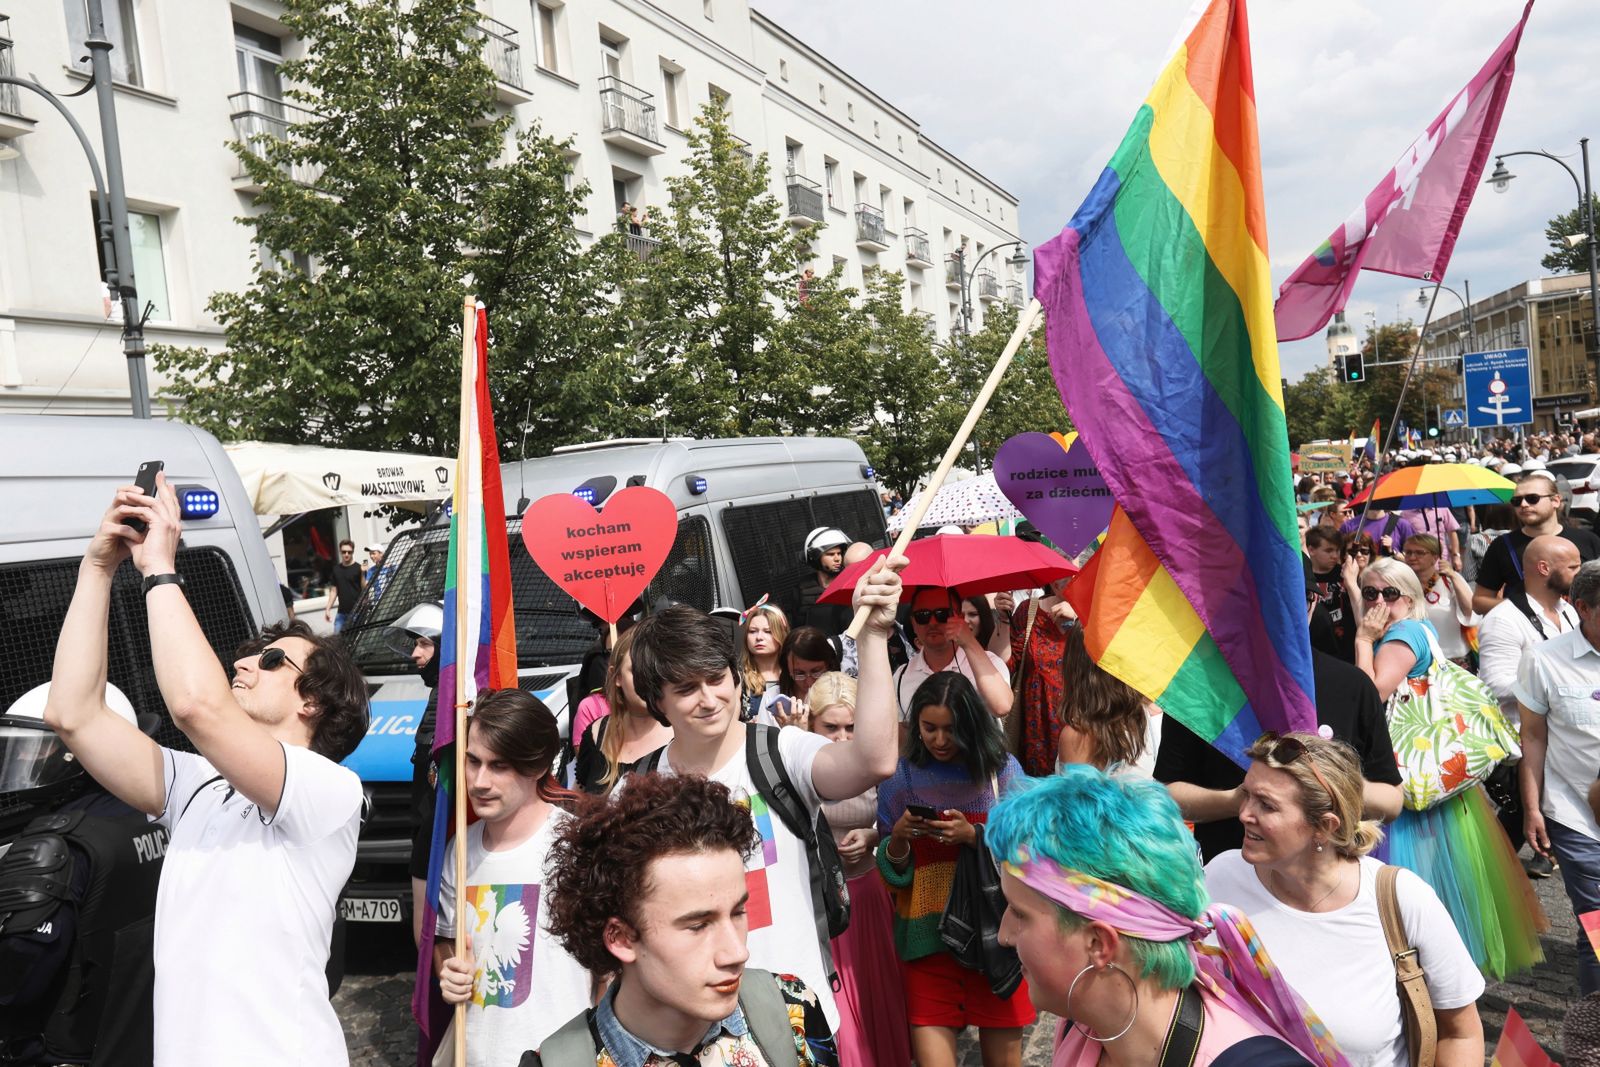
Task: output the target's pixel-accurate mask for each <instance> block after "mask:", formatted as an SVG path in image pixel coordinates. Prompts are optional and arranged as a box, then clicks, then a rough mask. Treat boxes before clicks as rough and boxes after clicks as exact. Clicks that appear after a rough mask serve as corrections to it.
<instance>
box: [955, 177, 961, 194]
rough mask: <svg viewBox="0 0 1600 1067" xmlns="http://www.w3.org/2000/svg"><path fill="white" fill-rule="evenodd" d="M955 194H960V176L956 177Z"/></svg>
mask: <svg viewBox="0 0 1600 1067" xmlns="http://www.w3.org/2000/svg"><path fill="white" fill-rule="evenodd" d="M956 195H957V196H960V195H961V179H960V178H957V179H956Z"/></svg>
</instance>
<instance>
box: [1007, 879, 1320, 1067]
mask: <svg viewBox="0 0 1600 1067" xmlns="http://www.w3.org/2000/svg"><path fill="white" fill-rule="evenodd" d="M1002 867H1003V869H1004V870H1006V871H1007V872H1009V873H1010V874H1011V875H1012V877H1014V878H1016V879H1018V880H1019V881H1021V882H1022V883H1023V884H1024V885H1026V886H1028V887H1029V888H1031V889H1034V890H1036V891H1037V892H1039V893H1041V894H1043V895H1044V896H1046V897H1048V898H1049V899H1051V900H1053V901H1054V902H1056V903H1057V904H1059V905H1061V906H1062V907H1064V908H1066V909H1067V910H1069V911H1072V912H1075V913H1076V914H1078V915H1082V916H1085V917H1086V918H1089V919H1093V920H1097V921H1099V922H1103V923H1105V924H1107V925H1108V926H1110V927H1112V928H1113V929H1115V930H1117V931H1118V932H1119V933H1122V934H1126V935H1127V936H1129V937H1138V938H1142V939H1144V940H1146V941H1157V942H1164V941H1178V940H1186V941H1187V942H1188V947H1189V955H1190V957H1191V958H1192V959H1193V960H1194V965H1195V972H1196V976H1197V977H1196V982H1195V984H1196V986H1197V987H1198V989H1199V991H1200V994H1201V996H1202V997H1204V998H1206V999H1209V1000H1213V1001H1216V1002H1217V1003H1218V1004H1220V1005H1221V1006H1222V1007H1224V1008H1226V1009H1227V1010H1230V1011H1232V1012H1234V1013H1235V1014H1236V1015H1238V1016H1240V1017H1241V1018H1243V1019H1244V1020H1245V1021H1246V1022H1248V1023H1250V1024H1251V1025H1253V1026H1255V1027H1256V1028H1257V1029H1258V1030H1260V1031H1261V1032H1263V1033H1267V1034H1276V1035H1277V1036H1278V1037H1281V1038H1283V1040H1284V1041H1286V1042H1288V1043H1289V1044H1290V1045H1293V1046H1294V1047H1295V1048H1296V1049H1298V1050H1299V1051H1300V1054H1301V1055H1303V1056H1305V1057H1306V1058H1307V1059H1308V1060H1310V1061H1311V1062H1312V1063H1324V1064H1326V1065H1327V1067H1349V1062H1348V1061H1347V1060H1346V1059H1345V1057H1344V1053H1342V1052H1340V1051H1339V1046H1338V1045H1337V1044H1336V1043H1335V1042H1334V1040H1333V1035H1331V1034H1330V1033H1328V1028H1327V1027H1326V1026H1325V1025H1323V1022H1322V1020H1321V1019H1318V1018H1317V1017H1316V1015H1315V1014H1314V1013H1313V1012H1312V1011H1311V1009H1310V1008H1308V1007H1306V1004H1305V1001H1303V1000H1301V999H1300V995H1299V994H1298V993H1296V992H1295V991H1294V989H1293V988H1291V987H1290V985H1289V983H1288V982H1286V981H1284V980H1283V976H1282V975H1281V974H1279V973H1278V968H1277V967H1276V966H1274V965H1273V962H1272V957H1270V956H1268V955H1267V950H1266V948H1265V947H1264V946H1263V945H1262V944H1261V939H1260V938H1259V937H1258V936H1257V935H1256V931H1255V927H1253V926H1251V925H1250V920H1249V919H1247V918H1245V916H1244V913H1243V912H1241V911H1239V910H1238V909H1236V908H1232V907H1229V906H1228V905H1226V904H1213V905H1212V906H1211V907H1209V908H1207V909H1206V912H1205V914H1204V915H1202V916H1201V917H1200V918H1199V919H1189V918H1186V917H1184V916H1182V915H1179V914H1178V913H1177V912H1175V911H1173V910H1172V909H1171V908H1168V907H1167V906H1166V905H1164V904H1160V903H1157V902H1156V901H1154V900H1151V899H1150V898H1149V897H1144V896H1140V895H1139V894H1138V893H1135V892H1133V891H1132V890H1130V889H1125V888H1123V887H1122V886H1120V885H1115V884H1113V883H1111V882H1106V881H1102V880H1100V879H1099V878H1096V877H1095V876H1094V875H1092V874H1085V873H1083V872H1082V871H1075V870H1072V869H1071V868H1068V867H1063V866H1061V865H1060V864H1059V863H1056V862H1054V861H1053V860H1048V859H1043V858H1035V857H1033V856H1031V855H1027V854H1026V853H1024V859H1023V862H1022V863H1021V864H1020V865H1019V864H1014V863H1009V862H1007V863H1003V864H1002ZM1211 934H1215V935H1216V937H1217V943H1218V945H1219V946H1221V947H1220V948H1213V947H1211V946H1210V945H1205V944H1202V943H1201V942H1203V941H1204V940H1205V938H1206V937H1208V936H1209V935H1211ZM1074 1039H1076V1040H1077V1041H1081V1042H1083V1043H1085V1044H1087V1042H1088V1041H1089V1039H1088V1038H1086V1037H1083V1035H1082V1034H1080V1033H1078V1031H1077V1030H1075V1029H1071V1028H1069V1030H1068V1031H1067V1034H1066V1038H1065V1040H1067V1041H1072V1040H1074ZM1075 1059H1076V1057H1074V1058H1073V1059H1069V1060H1068V1061H1067V1062H1069V1063H1070V1062H1074V1061H1075Z"/></svg>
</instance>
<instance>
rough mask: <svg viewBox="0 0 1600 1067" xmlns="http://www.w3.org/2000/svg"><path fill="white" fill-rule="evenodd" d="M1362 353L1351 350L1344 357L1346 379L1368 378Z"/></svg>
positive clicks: (1356, 380) (1360, 379)
mask: <svg viewBox="0 0 1600 1067" xmlns="http://www.w3.org/2000/svg"><path fill="white" fill-rule="evenodd" d="M1361 360H1362V354H1361V353H1360V352H1351V353H1350V354H1349V355H1347V356H1345V357H1344V380H1345V381H1347V382H1364V381H1366V380H1367V371H1366V368H1365V367H1363V366H1362V365H1361Z"/></svg>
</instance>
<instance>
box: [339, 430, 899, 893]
mask: <svg viewBox="0 0 1600 1067" xmlns="http://www.w3.org/2000/svg"><path fill="white" fill-rule="evenodd" d="M501 476H502V482H503V486H504V489H505V499H506V506H507V510H508V511H510V512H511V514H510V515H509V516H508V517H507V519H506V526H507V529H508V532H509V534H510V537H509V541H510V547H511V581H512V602H513V607H514V609H515V612H516V623H517V659H518V674H519V676H520V679H521V681H520V684H521V687H522V688H523V689H524V690H527V691H529V692H532V693H534V694H536V695H537V696H538V697H539V698H540V699H541V700H543V701H544V703H545V704H546V705H547V706H548V707H549V708H550V710H551V711H553V712H555V714H556V716H557V718H558V719H559V720H560V722H561V724H562V732H563V734H564V735H565V734H566V732H567V730H568V723H569V718H568V704H569V700H568V681H569V679H573V678H575V676H576V675H577V673H578V671H579V668H580V666H581V664H582V662H583V659H584V655H585V653H586V652H587V651H589V650H591V649H592V648H594V647H595V645H596V641H597V638H598V637H599V630H598V628H597V626H596V625H595V624H594V622H593V621H592V620H590V619H586V618H585V617H584V615H583V614H582V613H581V612H580V610H579V608H578V606H577V604H576V603H575V602H574V601H573V599H572V598H571V597H569V596H568V595H567V594H566V593H564V592H562V591H561V589H560V588H559V587H558V586H556V584H555V583H554V582H552V581H551V580H550V579H549V578H548V577H547V576H546V575H545V574H544V573H543V572H542V571H541V570H540V569H539V568H538V567H537V566H536V565H535V564H534V562H533V560H532V559H531V558H529V556H528V552H527V549H526V548H525V547H524V546H523V541H522V519H521V518H520V516H521V514H522V511H523V510H524V508H525V507H526V506H527V503H528V502H529V501H531V500H536V499H538V498H539V497H541V496H545V495H547V494H550V493H574V494H576V495H578V496H580V497H582V498H583V499H585V500H588V501H589V502H590V503H592V504H594V505H595V506H596V507H600V508H603V507H604V505H605V501H606V500H607V499H608V498H609V497H610V496H611V494H612V493H614V492H616V491H617V490H619V489H622V488H625V487H628V486H635V485H644V486H650V487H652V488H655V489H659V490H661V491H662V492H664V493H666V494H667V496H668V497H670V498H671V500H672V502H673V504H674V505H675V506H676V508H677V512H678V529H677V536H676V538H675V540H674V542H673V545H672V551H671V552H670V553H669V554H668V556H667V561H666V563H665V564H664V565H663V566H662V568H661V570H660V572H659V573H658V574H657V576H656V578H655V580H654V581H653V582H652V583H651V585H650V588H649V589H648V590H647V591H646V593H645V595H644V597H643V600H644V602H645V604H646V605H647V606H649V605H654V604H658V603H660V602H662V601H671V602H674V603H681V604H689V605H692V606H694V607H697V608H700V609H701V610H704V611H710V610H711V609H713V608H717V607H739V608H742V607H745V606H747V605H749V604H752V603H754V602H755V601H756V600H757V599H759V598H760V597H761V596H762V595H763V594H766V595H768V596H770V597H771V600H772V602H774V603H776V604H778V605H779V606H780V607H782V608H783V609H784V610H785V611H787V612H789V613H790V614H791V615H792V614H793V613H794V612H795V611H796V610H797V609H798V607H799V603H800V589H801V586H802V584H803V583H804V582H805V580H806V578H807V577H808V576H809V573H810V572H809V571H808V570H807V568H806V565H805V562H804V558H803V552H802V547H801V543H802V541H803V540H804V539H805V536H806V534H807V533H808V532H810V531H811V530H813V529H815V528H816V527H818V526H834V527H838V528H839V529H841V530H843V531H844V532H845V533H846V534H848V535H849V536H851V537H853V538H855V539H857V540H861V541H865V542H867V543H869V544H871V545H873V546H875V547H882V546H883V545H885V544H887V540H886V537H887V535H886V533H885V529H884V515H883V508H882V506H881V504H880V502H879V495H878V486H877V483H876V481H875V475H874V472H873V470H872V468H871V467H870V466H869V465H868V464H867V459H866V456H865V455H864V454H863V453H862V451H861V448H860V446H859V445H857V444H856V443H855V442H853V441H849V440H844V439H840V438H813V437H798V438H782V437H762V438H742V439H733V440H687V439H668V440H659V439H657V440H625V441H608V442H604V443H600V444H594V445H582V446H574V447H570V448H563V449H558V450H557V451H556V453H555V454H554V455H550V456H546V457H543V458H540V459H535V460H528V461H526V462H520V463H507V464H504V465H503V467H502V471H501ZM448 547H449V546H448V530H447V528H446V527H445V526H444V525H442V524H435V525H433V526H430V527H427V528H425V529H413V530H406V531H403V532H402V533H400V534H399V535H398V536H397V537H396V538H395V539H394V540H393V541H392V542H391V543H390V545H389V549H388V552H387V553H386V554H385V556H384V565H385V571H386V572H387V573H386V575H385V578H384V580H383V582H382V588H381V589H380V590H377V595H373V594H371V593H369V594H368V595H367V596H366V597H364V598H363V600H362V602H361V604H360V605H359V606H358V607H357V608H356V611H355V614H354V616H353V617H352V618H351V620H350V621H349V622H348V623H347V625H346V627H345V630H344V636H345V639H346V640H347V641H349V642H350V645H351V649H352V651H353V653H354V655H355V658H356V662H357V664H358V665H359V666H360V667H361V669H362V673H363V674H364V675H365V676H366V678H367V683H368V686H369V689H370V690H371V692H372V725H371V728H370V730H369V732H368V735H367V738H366V740H365V741H363V742H362V744H361V747H360V748H359V749H357V750H356V752H355V754H354V755H352V756H351V757H350V758H349V759H348V760H346V764H347V765H348V766H350V767H353V768H354V769H355V770H356V771H357V773H359V774H360V775H361V779H362V781H363V782H364V783H367V786H368V795H369V796H370V797H371V799H372V810H371V814H370V817H369V819H368V821H367V824H366V825H365V826H364V827H363V831H362V839H361V851H360V853H359V855H358V858H357V864H356V874H355V876H354V877H353V878H352V880H351V885H350V887H349V888H348V890H347V901H346V904H345V905H344V906H345V908H346V914H347V916H348V917H351V918H361V919H377V920H389V919H392V920H394V921H400V920H401V917H402V916H401V913H402V912H403V911H404V912H409V910H410V892H409V883H408V882H407V878H406V872H405V869H404V868H405V864H406V861H407V858H408V856H409V854H410V847H411V814H410V782H411V774H412V763H411V756H412V753H413V751H414V748H415V742H416V733H417V728H418V726H419V725H420V724H421V721H422V717H423V712H424V709H425V707H426V705H427V701H428V690H427V688H426V687H425V686H424V685H423V684H422V682H421V681H420V679H419V678H418V677H417V672H416V670H415V669H414V668H413V667H412V665H411V663H410V662H409V660H407V659H405V658H404V657H402V656H401V655H400V654H399V653H398V652H397V651H395V649H394V648H392V647H391V646H390V645H389V643H388V641H387V640H386V631H387V630H388V628H389V626H390V625H391V624H392V623H394V622H395V620H397V619H399V618H400V616H402V615H403V614H405V613H406V612H407V611H409V610H411V608H412V607H414V606H415V605H416V604H418V603H421V602H423V601H428V600H438V599H440V598H441V597H442V596H443V593H444V578H445V568H446V559H447V555H448ZM362 901H367V902H370V903H359V902H362Z"/></svg>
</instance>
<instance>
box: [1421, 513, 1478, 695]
mask: <svg viewBox="0 0 1600 1067" xmlns="http://www.w3.org/2000/svg"><path fill="white" fill-rule="evenodd" d="M1403 548H1404V552H1405V561H1406V566H1407V567H1410V568H1411V570H1412V572H1413V573H1414V574H1416V576H1417V584H1418V586H1419V587H1420V588H1421V589H1422V599H1423V601H1424V604H1423V609H1424V611H1425V613H1426V614H1427V617H1428V621H1429V622H1431V623H1433V629H1434V632H1435V633H1437V634H1438V635H1439V648H1440V649H1441V650H1442V651H1443V652H1444V654H1445V655H1446V656H1447V657H1449V659H1450V661H1451V662H1452V663H1454V664H1456V665H1457V666H1459V667H1463V668H1465V669H1466V670H1469V671H1470V670H1474V666H1473V663H1472V661H1471V657H1472V643H1471V641H1469V640H1468V633H1467V631H1468V630H1469V629H1471V628H1473V627H1476V626H1477V625H1478V624H1479V623H1481V622H1482V621H1483V619H1482V618H1481V617H1480V616H1479V615H1478V614H1477V613H1476V612H1474V611H1473V610H1472V587H1471V586H1469V585H1467V581H1466V579H1465V578H1463V577H1461V574H1460V572H1458V571H1457V570H1456V569H1455V568H1454V567H1452V566H1450V559H1449V557H1448V556H1446V555H1443V554H1442V553H1443V551H1444V548H1443V546H1442V545H1441V544H1440V543H1439V539H1438V538H1437V537H1435V536H1433V535H1432V534H1412V535H1411V536H1410V537H1408V538H1406V543H1405V545H1404V546H1403Z"/></svg>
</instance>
